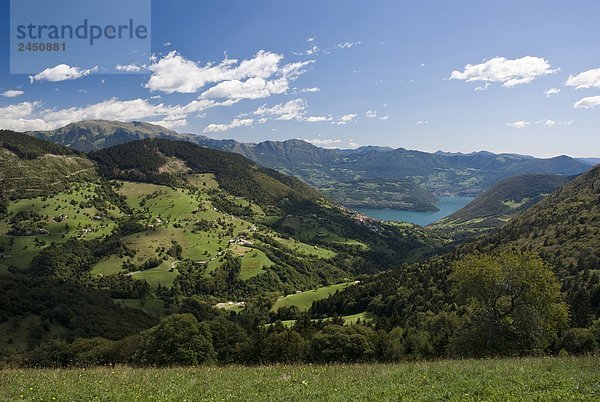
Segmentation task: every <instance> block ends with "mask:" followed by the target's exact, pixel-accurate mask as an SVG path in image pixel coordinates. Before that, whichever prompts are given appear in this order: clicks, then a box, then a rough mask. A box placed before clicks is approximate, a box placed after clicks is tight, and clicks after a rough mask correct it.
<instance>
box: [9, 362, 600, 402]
mask: <svg viewBox="0 0 600 402" xmlns="http://www.w3.org/2000/svg"><path fill="white" fill-rule="evenodd" d="M599 366H600V358H598V357H584V358H568V357H565V358H526V359H498V360H463V361H450V360H448V361H438V362H419V363H400V364H364V365H300V366H286V365H281V366H258V367H241V366H225V367H209V366H207V367H193V368H192V367H190V368H165V369H138V368H131V367H115V368H93V369H68V370H50V369H43V370H42V369H39V370H38V369H10V370H3V371H0V400H3V401H13V400H44V401H55V400H56V401H77V400H93V401H133V400H144V401H186V400H187V401H199V400H215V401H274V400H277V401H283V400H290V401H306V400H317V401H319V400H322V401H325V400H326V401H348V400H390V401H391V400H394V401H395V400H411V401H435V400H438V401H439V400H445V401H481V400H485V401H508V400H514V401H516V400H519V401H521V400H538V401H546V400H552V401H554V400H578V401H597V400H599V399H600V376H599V372H598V367H599Z"/></svg>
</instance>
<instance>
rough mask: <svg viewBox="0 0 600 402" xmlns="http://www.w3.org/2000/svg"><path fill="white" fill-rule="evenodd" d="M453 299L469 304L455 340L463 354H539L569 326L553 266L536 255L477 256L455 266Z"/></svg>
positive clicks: (452, 278) (509, 253) (502, 254)
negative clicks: (560, 330)
mask: <svg viewBox="0 0 600 402" xmlns="http://www.w3.org/2000/svg"><path fill="white" fill-rule="evenodd" d="M450 279H451V282H452V285H453V291H454V295H455V297H456V299H457V301H458V302H459V303H463V304H466V305H467V306H468V313H467V314H466V315H465V316H464V317H463V322H462V326H461V328H460V329H459V330H458V332H457V333H456V334H455V336H454V338H453V347H454V350H455V352H457V353H458V354H459V355H484V356H485V355H506V354H529V353H539V352H541V351H543V350H544V349H546V347H548V345H549V344H550V343H551V341H552V339H553V337H554V336H555V335H556V333H557V330H558V329H559V328H561V327H563V326H565V325H566V324H567V320H568V310H567V306H566V304H565V303H564V302H563V301H562V297H561V293H560V285H559V283H558V281H557V279H556V276H555V275H554V273H553V272H552V271H551V270H550V268H549V267H548V266H547V265H546V264H545V263H544V262H543V261H542V259H541V258H539V257H538V256H537V255H535V254H531V253H524V254H515V253H511V252H500V253H498V254H495V255H487V254H473V255H468V256H465V257H463V258H462V259H461V260H459V261H457V262H456V263H455V264H454V266H453V272H452V274H451V275H450Z"/></svg>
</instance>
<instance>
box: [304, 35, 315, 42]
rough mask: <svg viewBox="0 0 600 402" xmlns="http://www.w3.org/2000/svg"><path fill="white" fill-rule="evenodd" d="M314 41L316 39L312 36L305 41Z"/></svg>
mask: <svg viewBox="0 0 600 402" xmlns="http://www.w3.org/2000/svg"><path fill="white" fill-rule="evenodd" d="M315 39H317V38H315V37H314V36H311V37H310V38H308V39H306V41H307V42H314V41H315Z"/></svg>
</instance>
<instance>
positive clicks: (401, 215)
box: [355, 197, 473, 226]
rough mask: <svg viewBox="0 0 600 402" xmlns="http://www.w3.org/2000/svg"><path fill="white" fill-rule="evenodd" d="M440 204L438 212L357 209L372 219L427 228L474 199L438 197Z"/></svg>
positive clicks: (438, 204)
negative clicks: (407, 223) (408, 223)
mask: <svg viewBox="0 0 600 402" xmlns="http://www.w3.org/2000/svg"><path fill="white" fill-rule="evenodd" d="M438 198H439V200H440V201H439V202H438V203H437V204H436V206H437V207H438V208H439V209H440V210H439V211H437V212H415V211H404V210H401V209H375V208H355V209H356V210H357V211H358V212H360V213H361V214H364V215H367V216H370V217H371V218H375V219H380V220H384V221H396V222H410V223H414V224H417V225H420V226H427V225H429V224H430V223H433V222H435V221H438V220H440V219H442V218H445V217H446V216H448V215H450V214H452V213H454V212H456V211H458V210H459V209H461V208H462V207H464V206H465V205H467V204H468V203H470V202H471V201H473V197H438Z"/></svg>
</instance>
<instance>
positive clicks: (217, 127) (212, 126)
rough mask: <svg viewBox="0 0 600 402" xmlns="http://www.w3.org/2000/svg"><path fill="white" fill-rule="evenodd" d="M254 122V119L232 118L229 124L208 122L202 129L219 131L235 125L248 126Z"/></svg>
mask: <svg viewBox="0 0 600 402" xmlns="http://www.w3.org/2000/svg"><path fill="white" fill-rule="evenodd" d="M253 123H254V119H233V120H232V121H231V122H230V123H229V124H209V125H208V126H206V128H205V129H204V132H205V133H219V132H223V131H228V130H231V129H232V128H236V127H248V126H251V125H252V124H253Z"/></svg>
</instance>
